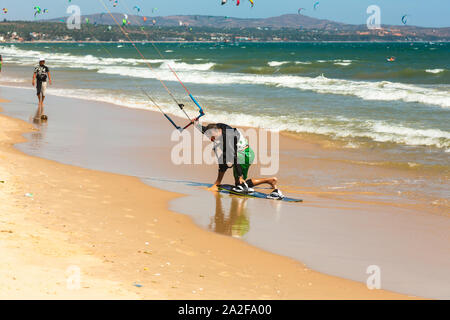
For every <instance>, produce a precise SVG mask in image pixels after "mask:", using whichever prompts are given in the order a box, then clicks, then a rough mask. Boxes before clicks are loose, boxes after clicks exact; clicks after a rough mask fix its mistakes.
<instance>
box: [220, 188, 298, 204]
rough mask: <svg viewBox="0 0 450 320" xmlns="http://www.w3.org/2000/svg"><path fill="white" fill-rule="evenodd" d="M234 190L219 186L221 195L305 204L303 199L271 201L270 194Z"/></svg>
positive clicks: (286, 198)
mask: <svg viewBox="0 0 450 320" xmlns="http://www.w3.org/2000/svg"><path fill="white" fill-rule="evenodd" d="M233 188H234V186H232V185H229V184H221V185H219V186H218V189H219V192H220V193H225V194H232V195H235V196H241V197H246V198H257V199H268V200H277V201H285V202H303V200H302V199H295V198H288V197H285V198H283V199H271V198H268V197H267V196H268V194H266V193H262V192H258V191H254V192H251V193H245V192H237V191H234V190H233Z"/></svg>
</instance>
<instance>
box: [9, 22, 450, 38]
mask: <svg viewBox="0 0 450 320" xmlns="http://www.w3.org/2000/svg"><path fill="white" fill-rule="evenodd" d="M124 29H125V30H126V32H127V33H128V34H129V36H130V38H131V39H133V40H134V41H214V42H236V41H448V40H449V38H448V37H447V36H442V34H435V35H434V34H430V33H429V32H423V33H418V32H417V31H415V32H412V31H410V32H407V31H399V30H392V29H390V30H388V29H384V30H382V31H380V30H364V31H358V30H338V29H336V30H334V29H333V30H330V29H293V28H281V29H271V28H229V29H223V28H213V27H186V26H180V27H179V26H158V25H156V26H146V27H139V26H133V25H129V26H126V27H124ZM127 40H128V39H127V37H126V36H125V35H124V34H123V33H122V32H121V30H120V28H119V27H118V26H108V25H101V24H97V25H93V24H86V23H85V24H82V25H81V29H73V30H70V29H68V28H67V26H66V24H65V23H61V22H28V21H14V22H8V21H3V22H0V41H2V42H13V41H18V42H21V41H112V42H117V41H127Z"/></svg>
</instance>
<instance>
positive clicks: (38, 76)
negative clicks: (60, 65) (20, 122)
mask: <svg viewBox="0 0 450 320" xmlns="http://www.w3.org/2000/svg"><path fill="white" fill-rule="evenodd" d="M47 80H48V84H50V85H51V84H52V78H51V75H50V70H49V69H48V67H47V66H46V65H45V59H44V58H41V59H40V60H39V65H38V66H36V67H35V68H34V73H33V82H32V83H33V86H34V85H36V91H37V97H38V100H39V105H38V111H37V114H36V117H39V118H40V117H41V116H42V115H43V113H44V100H45V92H46V90H47Z"/></svg>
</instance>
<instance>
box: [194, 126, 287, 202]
mask: <svg viewBox="0 0 450 320" xmlns="http://www.w3.org/2000/svg"><path fill="white" fill-rule="evenodd" d="M197 127H198V128H199V129H200V130H201V131H202V133H203V134H205V135H206V136H207V137H208V138H209V139H210V140H211V141H212V142H214V144H215V146H214V151H215V152H216V155H217V148H219V149H220V150H221V151H222V154H221V156H217V158H218V160H219V172H218V175H217V179H216V182H215V183H214V185H213V186H212V187H211V188H210V190H213V191H217V190H218V186H219V185H220V184H221V183H222V180H223V177H224V175H225V172H226V171H227V169H229V168H231V167H232V168H233V175H234V180H235V187H234V189H233V190H234V191H236V192H241V193H252V192H254V190H253V187H255V186H258V185H261V184H268V185H270V186H271V187H272V188H273V191H272V192H271V193H270V195H269V196H268V198H270V199H282V198H284V195H283V193H282V192H281V191H280V190H279V189H278V186H277V183H278V179H277V178H276V177H272V178H263V179H248V170H249V168H250V166H251V164H252V162H253V160H254V158H255V154H254V152H253V150H252V149H251V148H250V146H249V143H248V141H247V139H245V137H244V135H243V134H242V133H241V132H240V131H239V130H238V129H236V128H232V127H230V126H229V125H226V124H223V123H213V124H209V125H207V126H206V127H205V126H200V125H198V124H197ZM228 163H230V164H231V166H228Z"/></svg>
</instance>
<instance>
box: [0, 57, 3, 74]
mask: <svg viewBox="0 0 450 320" xmlns="http://www.w3.org/2000/svg"><path fill="white" fill-rule="evenodd" d="M2 67H3V58H2V55H1V54H0V72H2Z"/></svg>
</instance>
